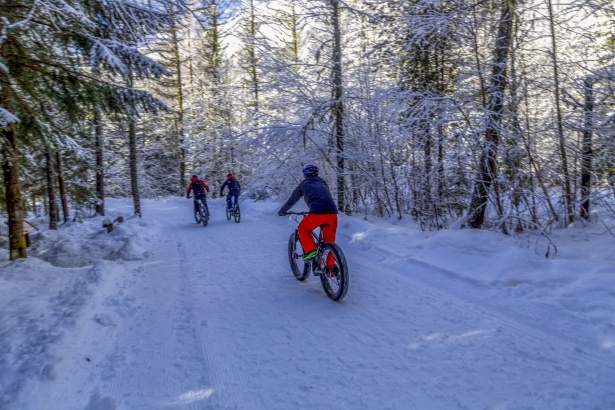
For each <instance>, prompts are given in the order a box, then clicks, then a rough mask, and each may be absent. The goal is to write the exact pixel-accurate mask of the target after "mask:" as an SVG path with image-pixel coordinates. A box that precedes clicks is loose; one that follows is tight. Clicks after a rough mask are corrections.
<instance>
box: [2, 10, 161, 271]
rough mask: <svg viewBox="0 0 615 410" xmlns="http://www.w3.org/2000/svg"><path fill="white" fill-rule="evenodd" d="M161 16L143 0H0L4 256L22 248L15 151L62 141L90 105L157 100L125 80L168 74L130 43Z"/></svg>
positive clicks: (115, 110)
mask: <svg viewBox="0 0 615 410" xmlns="http://www.w3.org/2000/svg"><path fill="white" fill-rule="evenodd" d="M148 4H152V3H148ZM167 20H168V17H167V16H166V15H165V14H163V13H160V12H157V11H156V10H155V9H152V8H151V6H146V5H145V4H138V3H136V2H132V1H123V0H111V1H98V0H25V1H24V0H19V1H15V0H2V1H1V2H0V87H1V91H0V127H2V139H1V145H2V162H3V169H4V181H5V199H6V203H7V211H8V218H9V228H10V229H9V236H10V247H11V258H13V259H14V258H17V257H25V256H26V251H25V246H24V244H25V241H24V237H23V234H22V223H23V222H22V221H23V200H22V198H21V195H22V194H21V188H20V183H19V173H20V169H19V156H20V151H21V150H24V149H26V147H33V146H38V147H45V149H46V150H47V149H51V148H52V147H62V146H63V145H65V144H66V143H67V141H69V137H71V136H74V135H75V134H76V132H77V128H78V124H79V121H80V120H82V119H83V118H84V117H85V116H87V115H88V114H89V113H91V112H92V111H93V109H97V110H100V111H102V112H103V113H105V114H107V115H111V114H121V113H123V114H127V115H129V116H135V115H137V114H138V112H139V110H157V109H161V108H164V104H163V103H162V102H160V101H159V100H157V99H156V98H154V97H152V96H151V95H150V94H149V93H147V92H145V91H143V90H139V89H137V88H129V87H126V84H127V80H128V79H129V78H130V76H131V75H134V76H136V77H137V78H148V77H151V78H154V77H160V76H161V75H166V74H168V71H167V70H166V69H165V68H164V67H163V66H161V65H159V64H157V63H156V62H155V61H154V60H152V59H150V58H147V57H145V56H144V55H143V54H141V52H140V51H139V50H138V48H137V47H138V46H139V44H140V42H141V40H142V39H144V38H145V36H147V35H148V34H153V33H154V32H155V31H156V30H159V29H161V28H162V27H164V25H165V24H167Z"/></svg>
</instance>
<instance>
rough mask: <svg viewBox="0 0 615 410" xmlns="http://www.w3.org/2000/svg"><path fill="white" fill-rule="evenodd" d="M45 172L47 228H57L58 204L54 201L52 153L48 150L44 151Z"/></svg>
mask: <svg viewBox="0 0 615 410" xmlns="http://www.w3.org/2000/svg"><path fill="white" fill-rule="evenodd" d="M45 162H46V164H45V174H46V176H47V199H48V200H49V229H51V230H54V231H55V230H57V229H58V219H59V218H58V204H57V202H56V190H55V187H54V185H53V155H52V154H51V152H50V151H47V152H45Z"/></svg>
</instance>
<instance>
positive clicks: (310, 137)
mask: <svg viewBox="0 0 615 410" xmlns="http://www.w3.org/2000/svg"><path fill="white" fill-rule="evenodd" d="M614 85H615V4H613V2H612V1H611V0H595V1H594V0H587V1H586V0H583V1H581V0H574V1H571V2H561V3H557V2H554V1H553V0H529V1H518V0H504V1H500V0H487V1H476V0H474V1H472V0H441V1H440V0H436V1H427V0H425V1H421V0H413V1H404V0H398V1H392V0H388V1H387V0H383V1H379V0H373V1H355V0H346V1H340V0H294V1H293V0H285V1H258V0H243V1H241V0H204V1H198V2H197V1H192V0H168V1H163V0H148V1H145V0H133V1H126V0H113V1H97V0H19V1H14V0H0V127H1V128H0V129H1V138H0V150H1V161H2V169H3V172H2V178H3V183H4V188H5V189H4V190H3V191H2V193H1V197H0V203H1V204H2V210H3V211H4V213H5V215H6V220H7V223H8V230H7V232H2V234H5V235H6V237H7V243H8V246H9V248H10V257H11V259H16V258H22V257H26V256H27V247H26V245H27V244H26V242H27V237H26V235H24V219H25V218H26V216H27V215H31V214H34V215H38V216H40V215H41V214H44V215H48V217H49V228H50V229H57V227H58V223H60V222H61V221H62V220H64V221H67V220H69V219H80V218H85V217H88V216H92V215H96V214H98V215H104V214H105V209H104V203H105V202H104V200H105V197H132V198H133V203H134V213H135V214H136V215H141V206H140V198H141V197H146V198H156V197H166V196H170V195H183V194H184V192H185V189H186V186H187V183H188V179H189V177H190V176H191V175H192V174H193V173H196V174H199V176H200V177H202V178H203V179H204V180H205V182H207V183H208V184H210V185H212V186H213V187H214V189H213V191H212V195H213V197H216V196H217V194H218V192H217V191H218V190H217V187H218V186H219V184H221V183H222V182H223V181H224V179H225V177H226V174H227V173H228V172H231V173H234V174H235V175H237V176H238V177H239V179H240V181H241V182H242V185H243V187H244V188H245V189H244V195H246V196H248V197H251V198H254V199H259V198H266V197H271V196H274V197H275V196H278V195H282V196H284V195H286V194H287V193H288V192H289V191H290V190H291V189H292V188H293V187H294V186H295V185H296V183H297V182H298V181H299V178H300V170H301V167H302V166H303V165H305V164H306V163H316V164H318V165H319V167H320V169H321V175H322V176H323V177H324V178H325V179H327V180H328V181H329V183H330V186H331V188H332V191H333V193H334V196H335V197H336V199H337V202H338V205H339V207H340V209H341V210H342V211H344V212H347V213H363V214H366V215H367V214H369V215H376V216H379V217H396V218H406V217H411V218H414V219H415V220H416V221H418V222H419V223H420V225H421V227H422V228H423V229H446V228H448V227H451V226H462V227H464V226H465V227H471V228H485V229H494V230H501V231H502V232H504V233H507V234H510V233H515V232H516V233H518V232H525V231H528V230H538V231H544V232H546V231H548V230H550V229H553V228H565V227H567V226H569V225H570V224H571V223H574V222H575V221H585V220H591V219H592V214H591V209H592V208H591V207H590V204H598V205H602V206H606V207H607V210H608V211H609V215H610V216H611V217H615V211H614V210H612V209H610V208H608V205H607V204H606V199H608V197H611V198H612V197H613V196H614V195H615V93H614Z"/></svg>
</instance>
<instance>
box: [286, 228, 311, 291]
mask: <svg viewBox="0 0 615 410" xmlns="http://www.w3.org/2000/svg"><path fill="white" fill-rule="evenodd" d="M288 261H289V262H290V268H291V270H292V271H293V275H295V278H297V280H298V281H301V282H303V281H304V280H305V279H306V278H307V277H308V276H310V264H309V263H305V262H304V261H303V247H302V246H301V241H299V235H297V233H296V232H293V233H292V234H291V235H290V238H288Z"/></svg>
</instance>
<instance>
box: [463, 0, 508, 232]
mask: <svg viewBox="0 0 615 410" xmlns="http://www.w3.org/2000/svg"><path fill="white" fill-rule="evenodd" d="M515 7H516V0H504V2H503V5H502V15H501V17H500V24H499V27H498V36H497V39H496V46H495V61H494V65H493V73H492V75H491V86H490V87H489V90H488V98H489V103H488V104H487V110H488V113H487V115H488V118H487V129H486V131H485V147H484V148H483V152H482V154H481V158H480V164H479V166H480V169H479V177H478V179H477V181H475V184H474V191H473V192H472V200H471V203H470V208H469V210H468V224H469V225H470V227H472V228H480V227H481V226H482V225H483V223H484V221H485V209H486V207H487V201H488V195H489V190H490V188H491V185H492V184H493V182H494V180H495V178H496V172H497V161H496V160H497V153H498V144H499V142H500V125H501V122H502V111H503V108H504V90H505V88H506V68H507V64H508V51H509V49H510V43H511V39H512V32H513V30H512V19H513V15H514V11H515Z"/></svg>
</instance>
